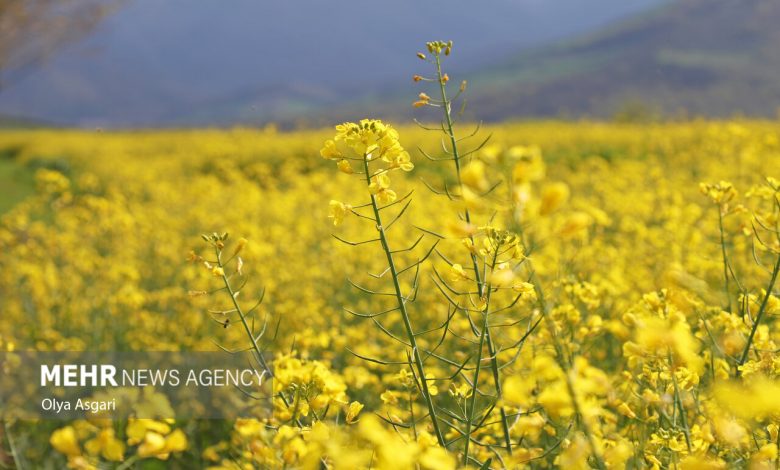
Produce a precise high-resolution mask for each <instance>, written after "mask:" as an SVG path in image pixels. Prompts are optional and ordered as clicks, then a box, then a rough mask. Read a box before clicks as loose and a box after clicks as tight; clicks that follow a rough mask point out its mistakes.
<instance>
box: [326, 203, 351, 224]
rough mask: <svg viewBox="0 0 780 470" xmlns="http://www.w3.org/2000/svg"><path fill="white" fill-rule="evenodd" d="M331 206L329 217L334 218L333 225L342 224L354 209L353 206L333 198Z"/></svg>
mask: <svg viewBox="0 0 780 470" xmlns="http://www.w3.org/2000/svg"><path fill="white" fill-rule="evenodd" d="M329 207H330V213H329V214H328V218H330V219H333V225H341V223H342V222H343V221H344V218H345V217H346V216H347V215H349V214H350V212H351V211H352V206H350V205H349V204H344V203H343V202H340V201H336V200H331V201H330V203H329Z"/></svg>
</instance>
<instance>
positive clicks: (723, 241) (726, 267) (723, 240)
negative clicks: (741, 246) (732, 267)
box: [718, 207, 732, 312]
mask: <svg viewBox="0 0 780 470" xmlns="http://www.w3.org/2000/svg"><path fill="white" fill-rule="evenodd" d="M718 226H719V228H720V249H721V253H722V255H723V280H724V290H725V294H726V300H727V302H728V307H729V310H728V311H729V312H731V311H732V310H731V294H730V291H731V289H730V288H729V258H728V254H727V253H726V235H725V233H724V231H723V210H722V209H721V207H718Z"/></svg>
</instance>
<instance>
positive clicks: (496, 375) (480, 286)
mask: <svg viewBox="0 0 780 470" xmlns="http://www.w3.org/2000/svg"><path fill="white" fill-rule="evenodd" d="M436 76H437V79H438V81H439V92H440V93H441V101H442V104H443V106H444V118H445V124H446V126H447V135H448V136H449V138H450V145H451V147H452V159H453V161H454V162H455V176H456V178H457V180H458V187H459V188H460V190H461V193H462V192H463V180H462V179H461V176H460V151H459V150H458V140H457V139H456V138H455V131H454V130H453V123H452V111H451V103H450V101H449V100H448V99H447V88H446V87H445V86H444V80H443V77H444V74H443V73H442V70H441V57H440V56H439V55H438V54H437V55H436ZM463 212H464V213H463V218H464V219H465V220H466V223H468V224H470V223H471V214H470V212H469V210H468V208H465V209H464V211H463ZM469 239H470V240H471V243H472V245H473V243H474V236H473V235H469ZM470 255H471V264H472V266H473V268H474V277H475V280H476V284H477V291H478V292H479V296H480V298H481V297H482V296H483V295H484V294H485V283H484V282H483V280H482V274H481V273H480V270H479V262H478V261H477V255H475V254H474V253H471V254H470ZM484 333H485V340H486V341H487V346H488V353H490V369H491V371H492V373H493V381H494V382H495V386H496V397H497V399H498V400H501V397H502V396H503V391H502V389H501V374H500V372H499V366H498V357H497V354H496V347H495V344H494V343H493V337H492V335H491V334H490V328H489V327H488V328H485V330H484ZM499 412H500V413H501V427H502V429H503V432H504V445H505V446H506V450H507V452H508V453H509V455H512V439H511V437H510V435H509V421H508V419H507V416H506V409H505V408H504V406H503V405H502V406H500V407H499ZM466 445H468V440H467V441H466Z"/></svg>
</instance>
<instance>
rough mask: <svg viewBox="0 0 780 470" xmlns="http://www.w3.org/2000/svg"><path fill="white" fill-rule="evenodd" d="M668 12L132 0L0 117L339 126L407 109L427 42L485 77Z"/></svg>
mask: <svg viewBox="0 0 780 470" xmlns="http://www.w3.org/2000/svg"><path fill="white" fill-rule="evenodd" d="M663 2H664V0H631V1H630V2H629V1H625V0H555V1H554V2H550V1H548V0H492V1H491V2H487V3H481V2H473V1H470V0H426V1H424V2H420V1H416V0H396V1H394V2H390V3H383V4H381V6H380V5H379V4H377V3H376V2H366V1H359V0H343V1H342V0H339V1H330V2H329V1H324V0H294V1H285V2H272V1H259V0H231V1H229V2H226V1H224V0H198V1H192V0H165V1H160V0H126V1H125V6H124V7H123V8H122V9H121V10H119V11H118V12H116V13H115V14H114V15H113V16H111V17H109V18H108V19H106V20H105V21H104V23H103V24H101V25H100V26H99V27H98V28H97V29H96V30H95V31H93V32H92V33H91V34H90V35H89V36H87V37H86V38H85V39H84V40H82V41H80V42H79V43H77V44H74V45H71V46H68V47H67V48H65V49H64V50H62V51H60V53H59V54H58V55H57V56H56V57H54V58H53V59H51V60H49V61H48V62H46V63H44V64H43V65H42V66H41V67H39V68H37V69H34V70H25V71H24V74H21V75H20V74H18V73H14V71H10V72H8V71H6V72H5V73H4V74H3V75H2V76H1V77H0V79H2V80H0V83H3V84H4V85H5V87H4V88H2V89H0V115H7V116H19V117H25V118H31V119H38V120H42V121H45V122H50V123H58V124H65V125H81V126H93V125H94V126H158V125H167V126H177V125H211V124H231V123H236V122H250V123H255V122H258V123H259V122H265V121H269V120H285V121H295V120H299V119H302V118H304V119H307V120H309V121H311V120H317V119H321V120H327V119H328V117H329V116H331V114H332V113H335V112H336V111H334V110H335V109H336V107H338V106H340V105H341V104H342V103H345V102H351V103H353V104H352V105H350V106H360V105H361V104H366V103H381V104H383V105H382V106H379V107H380V109H382V110H385V109H390V108H392V103H394V102H395V103H399V102H401V103H404V105H405V104H406V103H408V101H409V99H410V94H413V93H414V87H413V86H412V85H411V83H410V80H409V78H410V76H411V75H412V74H413V73H415V72H418V71H419V68H420V65H421V64H420V63H419V61H418V60H416V59H415V57H414V53H415V52H416V51H417V50H419V49H421V48H422V47H423V43H424V42H425V41H427V40H431V39H453V40H454V41H455V42H456V44H457V46H456V47H457V57H456V58H455V60H453V66H454V67H455V68H454V69H453V71H460V72H463V71H466V70H480V69H481V68H482V67H485V66H487V65H488V64H494V63H503V62H504V61H505V59H506V58H507V57H510V56H512V55H514V54H516V53H517V51H523V50H528V49H529V48H532V47H537V46H540V45H542V44H549V43H551V42H554V41H558V40H561V39H563V38H565V37H571V36H572V35H578V34H582V33H585V32H587V31H593V30H597V29H599V28H601V27H603V26H604V25H606V24H608V23H610V22H612V21H615V20H617V19H620V18H625V17H628V16H631V15H634V14H636V13H638V12H641V11H645V10H646V9H648V8H651V7H653V6H656V5H658V4H660V3H663ZM535 60H538V59H535ZM514 65H517V66H518V68H517V69H515V68H514ZM515 70H526V69H525V66H523V65H522V61H519V62H517V63H516V64H515V63H514V62H513V65H512V66H511V67H502V68H499V69H496V70H495V73H491V75H489V76H487V77H486V80H485V82H486V83H491V86H493V85H495V86H496V87H497V88H496V90H498V89H499V88H498V86H499V85H501V86H503V85H508V83H504V84H503V85H502V83H501V82H502V80H503V78H501V77H506V78H508V79H509V81H510V82H512V85H511V87H510V89H512V90H514V89H515V88H514V87H515V85H522V86H525V85H524V83H527V82H521V81H517V80H515V78H516V72H515ZM487 78H490V80H487ZM494 79H495V80H494ZM399 84H400V85H399ZM483 91H484V92H485V93H486V96H492V95H491V90H490V89H485V90H483ZM388 103H390V105H388V106H384V105H385V104H388ZM486 105H487V106H489V107H488V108H485V109H494V108H495V113H493V111H491V115H495V116H501V115H504V114H514V113H516V112H521V111H523V108H520V107H518V108H516V109H514V108H513V109H510V108H502V107H500V106H497V105H494V104H493V103H492V101H488V103H486ZM396 106H398V105H396ZM372 111H374V110H372ZM365 112H366V110H365V109H363V110H362V113H361V114H363V113H365Z"/></svg>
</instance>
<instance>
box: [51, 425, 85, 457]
mask: <svg viewBox="0 0 780 470" xmlns="http://www.w3.org/2000/svg"><path fill="white" fill-rule="evenodd" d="M49 443H50V444H51V446H52V447H54V449H56V450H57V452H60V453H62V454H65V455H68V456H73V455H80V454H81V447H80V446H79V441H78V438H77V437H76V430H75V429H73V426H65V427H64V428H60V429H57V430H56V431H54V432H53V433H52V434H51V438H50V439H49Z"/></svg>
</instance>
